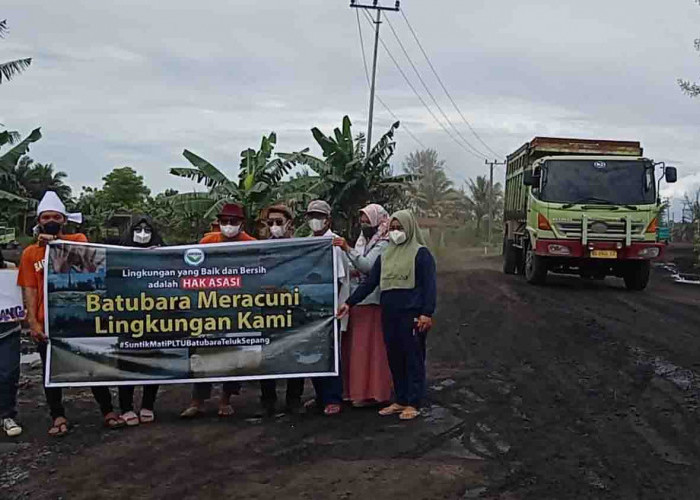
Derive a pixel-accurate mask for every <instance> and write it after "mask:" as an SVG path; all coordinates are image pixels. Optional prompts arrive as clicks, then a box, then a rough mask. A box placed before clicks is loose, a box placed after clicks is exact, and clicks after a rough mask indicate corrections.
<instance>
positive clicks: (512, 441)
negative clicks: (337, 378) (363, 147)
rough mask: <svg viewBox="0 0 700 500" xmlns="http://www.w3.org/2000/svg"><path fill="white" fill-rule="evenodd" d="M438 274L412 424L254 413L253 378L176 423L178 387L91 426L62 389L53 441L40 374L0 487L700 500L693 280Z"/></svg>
mask: <svg viewBox="0 0 700 500" xmlns="http://www.w3.org/2000/svg"><path fill="white" fill-rule="evenodd" d="M441 267H442V271H441V274H440V285H439V286H440V306H439V315H438V320H437V325H436V328H435V330H434V331H433V332H432V333H431V336H430V338H429V345H430V353H429V358H430V371H429V373H430V378H431V381H430V385H431V389H430V391H429V405H428V406H427V407H426V408H425V409H424V417H423V418H422V419H421V420H420V421H414V422H410V423H399V422H398V421H396V420H393V419H388V420H387V419H386V417H384V418H382V417H379V416H377V415H376V413H375V411H374V410H371V409H363V410H348V411H347V412H346V413H344V414H343V415H342V416H341V417H339V418H334V419H330V418H324V417H321V416H317V415H306V416H302V417H297V418H290V417H278V418H275V419H269V420H268V419H260V418H257V417H256V416H255V413H256V412H257V410H258V406H257V397H258V391H257V388H256V387H255V385H254V384H248V386H247V388H246V390H245V392H244V393H243V394H242V395H241V396H240V397H238V398H237V399H236V407H237V410H238V415H237V416H236V417H234V418H233V419H231V420H228V421H218V420H217V419H216V417H214V416H213V413H212V416H211V417H205V418H202V419H200V420H198V421H196V422H183V421H180V420H178V418H177V414H178V412H179V410H180V409H181V408H182V407H183V405H184V404H186V402H187V396H188V393H187V388H186V387H175V386H171V387H167V388H166V389H165V390H164V391H163V393H162V397H161V398H160V399H159V401H158V405H159V407H158V418H159V422H158V423H157V424H155V425H153V426H151V427H147V428H146V427H141V428H137V429H129V430H120V431H103V430H102V429H101V428H100V427H99V420H98V417H97V414H96V408H95V405H94V403H93V402H92V401H91V400H90V398H89V397H88V393H87V392H86V391H69V392H68V405H69V411H70V415H69V416H70V417H72V420H73V422H74V423H75V424H76V427H75V428H74V430H73V432H72V433H71V434H70V435H69V436H67V437H66V438H64V439H63V440H61V441H56V440H50V439H49V438H48V437H46V436H45V432H46V424H47V418H46V416H45V408H44V407H43V406H42V403H43V397H42V396H41V394H40V385H39V380H38V368H36V367H35V368H34V369H33V371H29V372H26V373H25V377H24V379H23V381H24V383H25V384H26V385H25V386H24V387H23V389H22V394H21V411H22V417H23V422H24V423H25V425H26V426H27V432H26V433H25V435H23V437H22V438H21V439H20V440H19V441H10V440H8V439H6V438H0V452H2V457H1V458H0V486H1V487H0V498H32V499H34V498H59V497H62V498H70V499H73V498H96V497H102V496H103V497H109V498H132V499H133V498H173V497H177V498H182V499H186V498H213V497H228V498H273V497H274V498H365V497H368V496H373V497H375V498H382V499H384V498H404V497H406V496H409V495H410V498H425V499H432V498H502V499H515V498H534V499H545V498H553V499H554V498H557V499H561V498H629V499H637V498H659V499H667V498H689V499H690V498H698V494H697V492H698V491H700V432H699V431H700V425H699V423H700V418H699V417H698V404H699V403H700V332H699V331H698V325H699V324H700V289H698V288H696V287H694V286H691V285H686V286H683V285H678V284H675V283H673V282H672V281H671V280H670V279H669V278H668V277H667V276H665V275H664V273H663V272H662V271H659V272H656V273H655V276H654V277H653V281H652V284H651V285H650V287H649V289H648V290H647V291H646V292H643V293H630V292H627V291H626V290H624V288H623V286H622V283H621V282H617V281H616V280H606V281H605V282H595V281H593V282H591V281H580V280H579V279H577V278H570V277H556V278H553V279H552V280H551V282H550V284H549V285H548V286H547V287H544V288H537V287H532V286H529V285H527V284H526V283H524V282H523V281H522V280H521V279H520V278H517V277H512V276H504V275H502V274H501V273H500V272H499V270H498V267H499V262H498V260H495V259H483V258H482V259H480V258H475V257H466V256H460V257H452V258H446V259H444V260H443V261H441ZM306 394H307V395H311V389H310V384H308V385H307V391H306Z"/></svg>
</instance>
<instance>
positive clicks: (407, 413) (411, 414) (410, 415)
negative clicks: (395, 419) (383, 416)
mask: <svg viewBox="0 0 700 500" xmlns="http://www.w3.org/2000/svg"><path fill="white" fill-rule="evenodd" d="M418 415H420V412H419V411H418V409H417V408H414V407H413V406H407V407H406V408H404V409H403V411H402V412H401V415H399V419H400V420H413V419H414V418H416V417H417V416H418Z"/></svg>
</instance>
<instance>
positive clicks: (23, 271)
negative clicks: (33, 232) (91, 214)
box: [17, 233, 88, 330]
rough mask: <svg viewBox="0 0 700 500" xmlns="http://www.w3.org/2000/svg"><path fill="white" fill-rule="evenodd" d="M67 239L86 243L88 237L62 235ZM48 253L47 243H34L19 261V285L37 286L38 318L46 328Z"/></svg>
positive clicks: (62, 237) (82, 235) (25, 250)
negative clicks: (45, 285)
mask: <svg viewBox="0 0 700 500" xmlns="http://www.w3.org/2000/svg"><path fill="white" fill-rule="evenodd" d="M61 239H62V240H65V241H77V242H82V243H86V242H87V240H88V239H87V237H86V236H85V235H84V234H80V233H77V234H64V235H63V236H61ZM45 255H46V245H41V246H40V245H39V244H38V243H34V244H33V245H29V246H28V247H27V248H25V249H24V251H23V252H22V259H21V260H20V262H19V274H18V276H17V285H19V286H26V287H27V288H36V291H37V292H36V308H37V310H36V311H35V313H36V319H37V320H38V321H39V323H40V324H41V327H42V330H43V328H44V256H45Z"/></svg>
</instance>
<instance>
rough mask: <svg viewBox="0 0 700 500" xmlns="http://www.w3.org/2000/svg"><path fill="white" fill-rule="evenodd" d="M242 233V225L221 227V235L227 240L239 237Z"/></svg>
mask: <svg viewBox="0 0 700 500" xmlns="http://www.w3.org/2000/svg"><path fill="white" fill-rule="evenodd" d="M240 232H241V226H240V224H239V225H238V226H231V225H226V226H221V234H223V235H224V236H226V237H227V238H235V237H236V236H238V233H240Z"/></svg>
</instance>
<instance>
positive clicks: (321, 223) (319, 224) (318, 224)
mask: <svg viewBox="0 0 700 500" xmlns="http://www.w3.org/2000/svg"><path fill="white" fill-rule="evenodd" d="M325 226H326V221H325V219H311V220H310V221H309V227H310V228H311V230H312V231H313V232H314V233H318V232H321V231H323V228H324V227H325Z"/></svg>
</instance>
